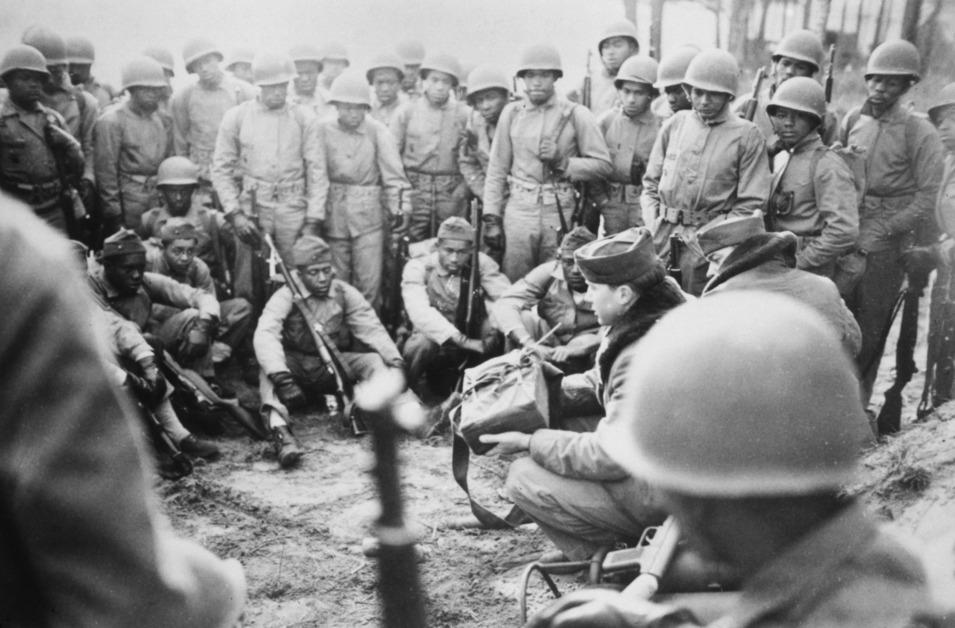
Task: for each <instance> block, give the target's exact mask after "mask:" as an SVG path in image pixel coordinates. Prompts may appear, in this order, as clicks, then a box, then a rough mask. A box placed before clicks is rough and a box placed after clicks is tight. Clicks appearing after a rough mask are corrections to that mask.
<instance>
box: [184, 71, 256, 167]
mask: <svg viewBox="0 0 955 628" xmlns="http://www.w3.org/2000/svg"><path fill="white" fill-rule="evenodd" d="M254 99H255V88H254V87H252V86H251V85H249V84H248V83H246V82H245V81H241V80H239V79H237V78H235V77H232V76H229V75H227V74H223V75H222V78H221V80H220V81H219V82H218V83H216V84H215V85H208V84H206V83H200V82H199V81H196V82H194V83H190V84H188V85H186V86H185V87H183V88H182V89H180V90H178V91H176V92H175V93H174V94H173V96H172V100H171V101H170V111H171V113H172V120H173V126H172V129H173V147H174V150H175V152H176V154H177V155H182V156H184V157H188V158H189V159H191V160H192V161H193V162H194V163H195V164H196V165H197V166H199V177H200V178H202V179H206V180H209V179H210V175H209V167H210V166H211V165H212V154H213V151H214V150H215V147H216V136H217V133H218V132H219V125H220V123H221V122H222V117H223V116H224V115H225V113H226V111H228V110H229V109H231V108H232V107H234V106H236V105H238V104H240V103H243V102H245V101H247V100H254Z"/></svg>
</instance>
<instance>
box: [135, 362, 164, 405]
mask: <svg viewBox="0 0 955 628" xmlns="http://www.w3.org/2000/svg"><path fill="white" fill-rule="evenodd" d="M140 366H141V367H142V370H143V379H144V380H146V383H147V384H148V386H149V389H148V390H147V391H146V392H147V395H148V399H146V401H147V403H149V404H150V405H152V406H157V405H159V402H161V401H162V400H163V398H164V397H165V396H166V379H165V378H164V377H163V376H162V374H161V373H160V372H159V367H157V366H156V364H155V362H153V361H152V360H148V361H143V362H141V363H140Z"/></svg>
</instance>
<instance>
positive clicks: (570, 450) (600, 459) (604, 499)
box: [481, 228, 684, 562]
mask: <svg viewBox="0 0 955 628" xmlns="http://www.w3.org/2000/svg"><path fill="white" fill-rule="evenodd" d="M575 257H576V258H577V263H578V264H579V265H580V270H581V272H582V273H583V275H584V277H585V278H586V280H587V284H588V285H589V286H590V287H589V292H590V295H591V297H592V299H593V307H594V312H595V313H596V315H597V320H598V321H599V322H600V324H602V325H607V326H609V330H608V332H607V335H606V337H605V339H604V341H603V343H602V344H601V347H600V350H599V351H598V354H597V364H596V366H595V367H594V369H593V370H592V371H591V372H590V375H591V377H592V380H593V390H594V394H596V395H599V396H601V398H602V401H603V406H604V411H605V418H603V419H601V420H600V423H598V424H597V431H598V432H599V431H601V428H602V427H605V424H608V425H609V424H612V423H613V422H614V421H616V420H619V414H620V411H621V409H622V406H623V404H622V400H623V398H624V396H625V394H626V391H627V389H626V388H625V387H624V385H623V383H624V380H626V378H627V373H628V371H629V368H630V364H631V362H632V361H633V360H634V359H635V357H636V353H635V352H634V351H633V350H632V349H627V347H629V346H630V345H632V344H633V343H634V342H636V341H637V340H638V339H640V338H641V337H642V336H643V335H644V334H645V333H646V332H647V331H648V330H649V329H650V328H651V327H653V325H654V324H656V322H657V320H658V319H660V318H661V317H662V316H663V315H664V314H666V313H667V312H669V311H670V310H671V309H673V308H675V307H676V306H678V305H680V304H681V303H683V302H684V297H683V293H682V292H681V291H680V289H679V287H678V286H677V285H676V282H675V281H673V280H672V279H670V278H668V277H667V275H666V270H665V269H664V267H663V263H662V262H661V261H660V259H659V258H658V257H657V255H656V252H655V251H654V247H653V240H652V238H651V236H650V232H649V231H647V230H646V229H643V228H638V229H628V230H627V231H624V232H622V233H619V234H617V235H616V236H613V237H611V238H605V239H603V240H597V241H596V242H591V243H590V244H587V245H585V246H583V247H581V248H580V249H578V250H577V252H576V253H575ZM673 372H676V371H671V376H672V373H673ZM481 441H482V442H485V443H497V447H495V448H494V449H493V450H491V451H492V453H498V454H506V453H519V452H524V451H527V452H529V453H530V457H527V458H521V459H519V460H517V461H515V462H514V463H513V464H512V465H511V468H510V471H509V472H508V477H507V492H508V495H510V497H511V499H513V501H514V503H515V504H516V505H518V506H519V507H520V508H521V509H522V510H523V511H524V512H525V513H527V514H528V515H529V516H530V517H531V518H532V519H534V520H535V521H536V522H537V524H538V526H539V527H540V529H541V531H543V532H544V534H546V535H547V537H548V538H550V540H551V541H553V542H554V544H555V545H557V548H558V549H559V550H560V552H558V553H554V552H547V553H545V555H544V556H543V557H542V558H541V560H542V561H543V562H563V561H565V560H575V561H576V560H585V559H587V558H589V557H591V556H592V555H593V554H594V553H595V552H596V551H597V550H598V549H600V548H601V547H602V546H607V545H614V544H615V543H617V542H618V541H634V540H636V537H639V536H640V532H641V531H642V530H643V528H644V527H646V526H648V525H654V524H656V523H659V522H660V521H662V520H663V513H662V511H660V510H658V509H657V508H656V507H655V506H654V505H653V503H652V499H651V491H650V487H649V486H648V485H647V484H646V483H645V482H643V481H642V480H639V479H634V478H631V477H630V476H629V474H628V473H627V471H626V469H625V468H624V467H622V466H621V465H620V464H619V463H617V462H616V461H614V460H613V459H611V458H610V457H609V456H608V455H607V453H606V452H605V451H604V449H603V447H602V446H601V445H600V443H599V442H598V441H597V436H596V433H594V432H582V433H577V432H572V431H568V430H558V429H542V430H538V431H536V432H534V433H533V434H522V433H520V432H504V433H502V434H491V435H484V436H481Z"/></svg>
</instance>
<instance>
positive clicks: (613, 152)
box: [597, 55, 660, 235]
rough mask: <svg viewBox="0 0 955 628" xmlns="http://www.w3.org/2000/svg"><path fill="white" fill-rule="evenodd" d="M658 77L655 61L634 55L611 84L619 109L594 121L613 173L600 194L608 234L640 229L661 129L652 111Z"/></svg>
mask: <svg viewBox="0 0 955 628" xmlns="http://www.w3.org/2000/svg"><path fill="white" fill-rule="evenodd" d="M656 77H657V62H656V61H654V60H653V59H651V58H650V57H644V56H642V55H635V56H633V57H630V58H629V59H627V60H626V61H624V62H623V65H621V66H620V71H619V72H618V73H617V78H616V79H615V80H614V85H616V86H617V94H618V100H619V101H620V108H619V109H611V110H608V111H607V112H605V113H604V114H603V115H601V116H600V117H599V118H598V119H597V124H598V125H599V126H600V131H601V132H602V133H603V136H604V140H605V141H606V142H607V148H608V149H609V150H610V161H611V163H612V164H613V172H612V173H611V174H610V176H609V177H607V178H606V179H605V180H604V181H603V182H602V186H601V187H603V191H602V192H603V193H602V194H599V196H601V197H602V203H601V208H600V215H601V216H602V217H603V223H604V224H603V229H604V233H606V234H607V235H614V234H616V233H620V232H621V231H624V230H626V229H629V228H630V227H641V226H643V216H642V215H641V211H640V192H641V191H642V190H643V173H644V172H645V171H646V169H647V162H648V161H650V152H651V151H652V150H653V142H654V140H656V137H657V133H658V132H659V130H660V119H659V118H657V117H656V115H655V114H654V113H653V111H652V110H651V108H650V105H651V104H652V102H653V99H654V97H656V95H657V90H656V88H655V87H653V82H654V80H656Z"/></svg>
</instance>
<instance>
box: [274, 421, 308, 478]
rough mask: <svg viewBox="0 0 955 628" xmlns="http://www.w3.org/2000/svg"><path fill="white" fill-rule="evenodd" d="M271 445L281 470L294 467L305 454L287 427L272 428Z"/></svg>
mask: <svg viewBox="0 0 955 628" xmlns="http://www.w3.org/2000/svg"><path fill="white" fill-rule="evenodd" d="M272 443H273V444H274V445H275V457H276V458H278V461H279V466H280V467H282V468H283V469H291V468H292V467H294V466H296V465H297V464H298V461H299V460H301V458H302V455H303V454H304V453H305V452H304V451H302V448H301V447H299V444H298V440H296V438H295V436H293V435H292V432H291V430H289V428H288V426H287V425H280V426H278V427H273V428H272Z"/></svg>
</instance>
